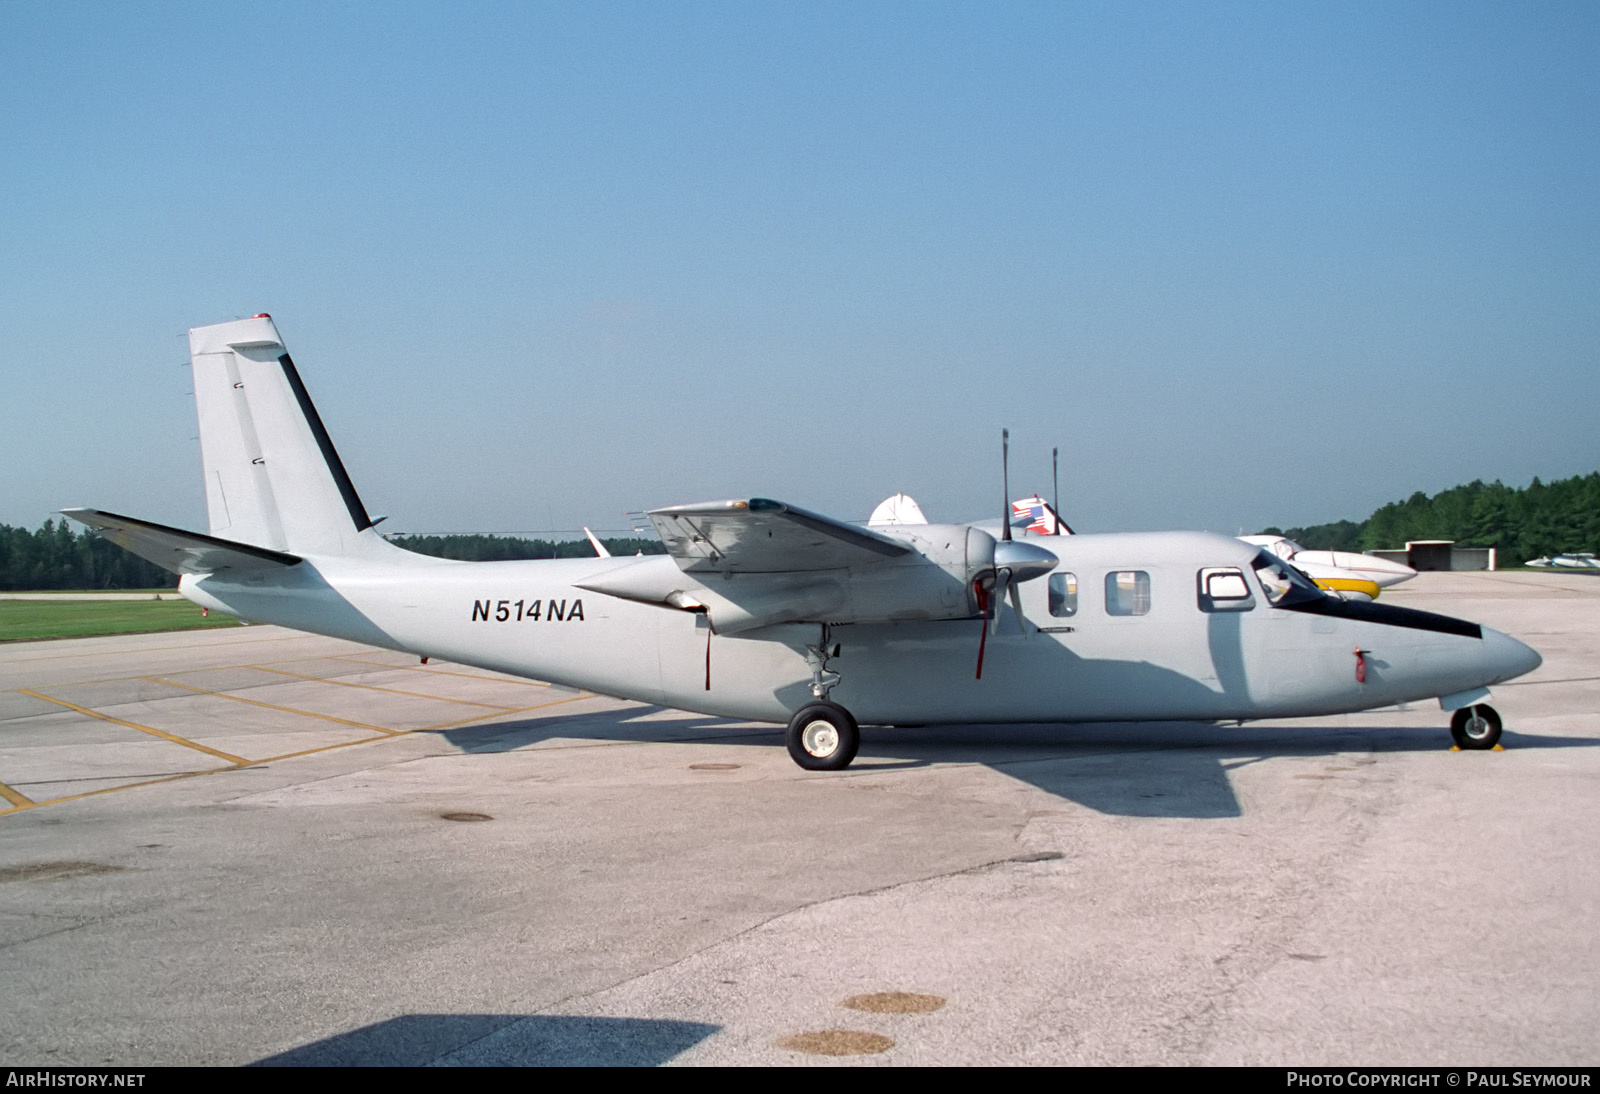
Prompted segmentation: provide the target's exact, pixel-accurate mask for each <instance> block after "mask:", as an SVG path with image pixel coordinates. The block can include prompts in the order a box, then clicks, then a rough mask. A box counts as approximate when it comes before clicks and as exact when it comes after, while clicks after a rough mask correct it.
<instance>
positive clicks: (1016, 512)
mask: <svg viewBox="0 0 1600 1094" xmlns="http://www.w3.org/2000/svg"><path fill="white" fill-rule="evenodd" d="M1054 516H1055V514H1054V513H1052V512H1051V511H1050V506H1049V505H1048V504H1046V503H1045V500H1044V499H1043V498H1041V497H1040V496H1039V495H1038V494H1035V495H1034V496H1033V497H1031V498H1023V499H1021V500H1020V501H1014V502H1012V503H1011V519H1012V521H1013V522H1016V521H1019V520H1025V521H1027V522H1028V529H1027V530H1028V531H1030V532H1037V533H1039V534H1040V535H1041V536H1055V535H1060V534H1061V533H1063V532H1066V531H1067V526H1066V525H1064V524H1063V525H1061V526H1060V527H1059V528H1057V526H1056V521H1055V520H1054Z"/></svg>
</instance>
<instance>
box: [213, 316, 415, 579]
mask: <svg viewBox="0 0 1600 1094" xmlns="http://www.w3.org/2000/svg"><path fill="white" fill-rule="evenodd" d="M189 356H190V359H191V361H192V362H193V364H194V395H195V405H196V408H197V410H198V412H199V417H200V453H201V459H202V462H203V464H204V467H205V480H206V509H207V513H208V514H209V516H210V522H211V534H212V535H213V536H215V537H219V538H222V539H226V540H230V541H233V542H235V543H243V544H249V545H251V546H255V547H262V548H265V549H267V550H269V551H276V552H287V553H293V554H296V555H300V554H313V555H356V556H369V557H370V556H374V555H379V554H382V555H388V554H390V553H391V552H393V551H394V550H395V548H393V547H392V546H391V545H390V544H389V543H388V542H386V541H385V540H384V539H383V538H382V537H381V536H379V535H378V533H377V532H376V531H374V530H373V521H372V518H371V517H369V516H368V515H367V510H366V507H365V506H364V505H362V504H361V498H360V496H359V495H357V494H356V488H355V486H354V484H353V483H351V481H350V476H349V474H348V473H347V472H346V471H345V468H344V463H343V462H342V461H341V460H340V459H339V454H338V452H337V451H335V450H334V447H333V441H332V440H331V439H330V438H329V436H328V431H327V429H326V428H324V426H323V424H322V418H321V416H319V415H318V414H317V408H316V407H315V406H313V405H312V403H311V397H310V395H308V394H307V393H306V388H305V384H304V383H302V382H301V380H300V374H299V372H298V371H296V369H295V367H294V362H293V361H292V360H290V358H289V352H288V350H286V349H285V348H284V345H283V339H282V338H281V337H280V336H279V334H278V328H277V325H276V324H274V323H273V321H272V317H271V316H269V315H257V316H254V317H252V318H250V319H240V320H236V321H234V322H231V323H218V324H215V325H213V326H209V327H196V328H194V329H193V330H191V331H190V332H189Z"/></svg>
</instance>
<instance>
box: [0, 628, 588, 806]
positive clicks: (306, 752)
mask: <svg viewBox="0 0 1600 1094" xmlns="http://www.w3.org/2000/svg"><path fill="white" fill-rule="evenodd" d="M307 660H313V659H312V658H307ZM128 679H130V680H133V679H140V680H142V679H147V677H131V676H130V677H128ZM313 679H314V677H313ZM17 690H19V691H21V690H22V689H20V688H19V689H17ZM27 694H29V695H36V697H37V698H40V699H46V700H49V701H50V702H53V703H63V701H62V700H60V699H52V698H51V697H50V696H48V695H37V693H35V692H31V691H30V692H27ZM429 698H431V696H430V697H429ZM593 698H594V696H593V695H591V694H589V693H588V692H585V693H583V694H581V695H571V696H568V697H567V698H565V699H556V700H554V701H553V702H549V703H539V704H537V705H536V706H531V707H519V708H516V709H513V710H505V711H497V712H496V713H495V714H479V715H476V716H475V717H472V718H463V719H461V720H460V721H459V722H444V723H442V724H440V725H436V726H425V727H423V728H422V729H405V730H393V731H385V732H388V733H389V735H388V736H386V737H366V738H363V739H362V740H359V741H340V742H338V743H337V744H331V745H322V746H320V747H318V748H307V749H303V750H301V751H299V752H286V753H284V754H283V755H282V756H269V757H267V758H266V759H264V760H256V761H253V762H252V761H249V760H241V761H240V764H241V765H242V766H248V767H259V766H261V765H262V764H269V763H276V762H277V761H279V760H292V759H296V758H298V757H300V756H311V755H315V754H316V753H318V752H331V751H333V750H334V749H336V748H352V747H354V746H356V745H368V744H373V743H375V742H377V741H392V740H394V738H395V737H403V736H409V735H411V734H413V733H429V732H434V731H437V730H441V729H451V728H453V727H455V726H461V725H466V724H467V723H469V722H481V721H483V720H484V719H486V718H493V717H496V716H497V715H498V714H524V713H526V712H527V711H530V710H542V709H544V708H545V707H556V706H560V705H562V704H563V703H574V702H577V701H578V700H579V699H593ZM63 705H64V706H69V707H70V706H72V704H71V703H63ZM73 709H74V710H80V711H82V712H83V713H85V714H88V715H91V716H93V717H96V718H103V719H105V720H106V721H108V722H117V723H118V724H120V725H126V726H132V727H133V728H134V729H143V730H144V731H145V732H147V733H155V734H157V735H158V736H165V734H162V733H161V731H160V730H154V729H150V728H149V727H148V726H139V725H135V724H134V723H132V722H123V721H121V719H118V718H112V717H110V716H109V715H105V714H98V713H96V712H95V711H92V710H84V708H82V707H73ZM179 743H183V742H181V741H180V742H179ZM189 743H190V744H191V746H192V747H195V748H199V749H201V750H202V751H211V750H210V749H206V748H205V747H204V746H203V745H194V744H193V742H189ZM217 755H222V753H217ZM229 770H232V769H231V768H226V767H220V768H216V769H215V770H212V771H186V772H184V773H183V774H181V775H168V776H166V777H164V778H160V779H147V780H146V781H144V782H137V783H124V784H123V785H122V786H105V787H101V788H100V789H99V790H86V791H84V792H83V793H81V794H68V795H66V796H64V797H60V798H49V799H47V800H45V801H37V802H36V801H28V800H27V799H26V798H23V799H22V802H17V803H13V805H12V807H11V808H10V809H0V817H4V816H8V815H9V814H12V813H20V812H22V811H23V810H25V809H37V808H39V806H41V805H58V804H60V803H61V802H70V801H78V800H79V799H81V798H93V797H97V796H99V795H101V794H114V793H116V792H117V791H119V790H133V789H136V788H138V787H141V786H156V785H159V784H160V783H170V782H177V781H178V780H179V779H194V778H198V777H200V776H202V775H216V774H218V773H219V772H223V771H229ZM0 785H3V784H0ZM7 789H9V788H7ZM12 793H13V794H14V793H16V792H15V791H12ZM17 797H19V798H21V797H22V795H20V794H18V795H17ZM6 800H7V801H10V800H11V798H10V795H7V796H6ZM23 803H26V804H23Z"/></svg>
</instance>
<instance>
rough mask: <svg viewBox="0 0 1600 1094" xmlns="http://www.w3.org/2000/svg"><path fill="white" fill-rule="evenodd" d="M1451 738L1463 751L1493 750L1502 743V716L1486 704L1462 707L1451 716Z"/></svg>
mask: <svg viewBox="0 0 1600 1094" xmlns="http://www.w3.org/2000/svg"><path fill="white" fill-rule="evenodd" d="M1450 736H1452V737H1454V738H1455V739H1456V746H1457V747H1458V748H1461V749H1463V750H1467V749H1479V750H1481V749H1490V748H1493V747H1494V746H1495V745H1497V744H1499V743H1500V715H1499V714H1498V713H1496V711H1495V709H1494V707H1491V706H1488V705H1487V704H1484V703H1479V704H1477V705H1476V706H1470V707H1462V708H1461V709H1460V710H1458V711H1456V712H1455V713H1454V714H1452V715H1451V716H1450Z"/></svg>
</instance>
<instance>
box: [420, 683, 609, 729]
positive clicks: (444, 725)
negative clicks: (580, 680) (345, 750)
mask: <svg viewBox="0 0 1600 1094" xmlns="http://www.w3.org/2000/svg"><path fill="white" fill-rule="evenodd" d="M593 698H594V696H593V695H590V694H589V693H588V692H583V693H582V694H580V695H569V696H567V697H566V698H565V699H552V700H551V701H550V702H548V703H536V704H534V705H533V706H531V707H517V708H516V709H514V710H507V711H505V712H504V713H506V714H526V713H527V712H528V711H530V710H543V709H544V708H545V707H558V706H560V705H561V704H562V703H575V702H577V701H578V700H579V699H593ZM493 717H494V715H493V714H479V715H477V716H475V717H472V718H462V719H461V720H460V721H458V722H440V723H439V724H438V725H436V726H423V727H422V728H421V729H413V730H409V731H408V732H411V733H433V732H435V731H437V730H441V729H453V728H455V727H456V726H464V725H466V724H468V723H469V722H481V721H483V720H484V719H485V718H493Z"/></svg>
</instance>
